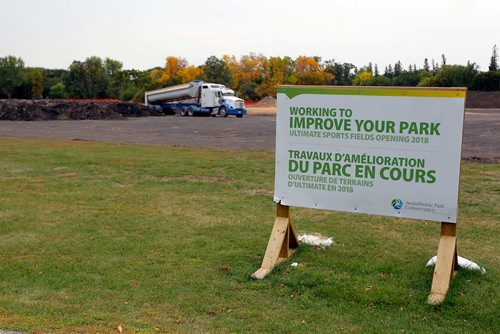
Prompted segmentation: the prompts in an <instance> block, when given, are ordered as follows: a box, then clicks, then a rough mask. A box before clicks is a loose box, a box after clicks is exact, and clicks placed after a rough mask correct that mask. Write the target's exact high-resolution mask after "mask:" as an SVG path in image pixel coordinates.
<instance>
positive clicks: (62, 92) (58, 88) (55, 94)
mask: <svg viewBox="0 0 500 334" xmlns="http://www.w3.org/2000/svg"><path fill="white" fill-rule="evenodd" d="M50 97H51V98H52V99H64V98H66V97H67V94H66V87H64V84H63V83H62V82H58V83H56V84H55V85H54V86H52V87H50Z"/></svg>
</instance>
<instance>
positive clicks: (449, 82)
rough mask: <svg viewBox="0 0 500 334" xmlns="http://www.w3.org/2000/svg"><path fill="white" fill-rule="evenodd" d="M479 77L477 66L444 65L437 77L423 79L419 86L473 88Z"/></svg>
mask: <svg viewBox="0 0 500 334" xmlns="http://www.w3.org/2000/svg"><path fill="white" fill-rule="evenodd" d="M476 76H477V65H476V64H474V63H472V64H468V65H467V66H462V65H443V66H442V67H441V68H440V69H439V70H438V71H437V73H436V75H435V76H431V77H426V78H423V79H422V81H421V82H420V83H419V86H431V87H468V88H471V87H472V85H473V84H474V81H475V78H476Z"/></svg>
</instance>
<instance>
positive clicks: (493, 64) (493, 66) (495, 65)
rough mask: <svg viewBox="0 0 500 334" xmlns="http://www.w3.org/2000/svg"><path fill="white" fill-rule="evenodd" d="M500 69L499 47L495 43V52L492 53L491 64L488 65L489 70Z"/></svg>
mask: <svg viewBox="0 0 500 334" xmlns="http://www.w3.org/2000/svg"><path fill="white" fill-rule="evenodd" d="M497 70H498V48H497V45H496V44H495V45H494V46H493V53H492V54H491V59H490V66H488V71H492V72H494V71H497Z"/></svg>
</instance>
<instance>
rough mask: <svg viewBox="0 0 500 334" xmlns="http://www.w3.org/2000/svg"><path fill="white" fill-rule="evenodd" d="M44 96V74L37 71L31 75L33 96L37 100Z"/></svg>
mask: <svg viewBox="0 0 500 334" xmlns="http://www.w3.org/2000/svg"><path fill="white" fill-rule="evenodd" d="M42 94H43V74H42V70H40V69H35V70H34V71H33V72H32V74H31V96H32V98H35V99H40V98H42Z"/></svg>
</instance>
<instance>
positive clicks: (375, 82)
mask: <svg viewBox="0 0 500 334" xmlns="http://www.w3.org/2000/svg"><path fill="white" fill-rule="evenodd" d="M392 85H393V83H392V79H390V78H388V77H386V76H385V75H379V76H376V77H371V79H370V80H369V81H368V86H392Z"/></svg>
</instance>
